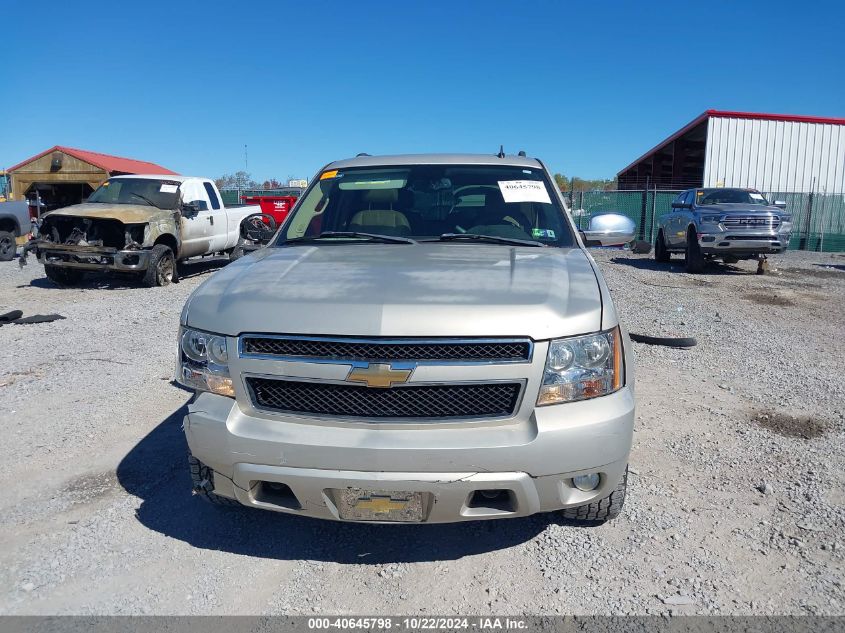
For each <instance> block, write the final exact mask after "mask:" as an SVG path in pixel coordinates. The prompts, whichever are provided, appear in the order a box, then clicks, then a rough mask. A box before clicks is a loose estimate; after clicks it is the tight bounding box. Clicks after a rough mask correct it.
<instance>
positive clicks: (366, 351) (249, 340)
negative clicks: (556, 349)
mask: <svg viewBox="0 0 845 633" xmlns="http://www.w3.org/2000/svg"><path fill="white" fill-rule="evenodd" d="M243 350H244V352H246V353H247V354H265V355H268V356H287V357H293V358H297V357H299V358H325V359H331V360H361V361H391V360H409V361H520V360H529V358H530V355H531V346H530V344H529V343H528V342H527V341H493V342H491V341H484V342H472V341H459V342H448V341H446V342H440V343H438V342H431V341H420V342H415V341H408V342H400V343H396V342H390V343H387V342H385V343H379V342H377V341H376V342H370V341H368V342H362V341H331V340H303V339H296V338H271V337H262V336H247V337H244V339H243Z"/></svg>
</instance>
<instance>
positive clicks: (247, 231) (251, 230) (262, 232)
mask: <svg viewBox="0 0 845 633" xmlns="http://www.w3.org/2000/svg"><path fill="white" fill-rule="evenodd" d="M275 232H276V220H275V219H274V218H273V216H272V215H268V214H266V213H253V214H252V215H248V216H247V217H245V218H244V219H243V221H242V222H241V236H242V237H244V238H246V239H248V240H252V241H260V240H267V239H270V238H271V237H273V234H274V233H275Z"/></svg>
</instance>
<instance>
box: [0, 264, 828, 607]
mask: <svg viewBox="0 0 845 633" xmlns="http://www.w3.org/2000/svg"><path fill="white" fill-rule="evenodd" d="M595 256H596V259H597V260H598V261H599V263H600V264H601V266H602V268H603V270H604V272H605V275H606V278H607V280H608V284H609V285H610V287H611V290H612V291H613V293H614V296H615V299H616V302H617V306H618V308H619V310H620V312H621V314H622V318H623V321H624V323H625V324H626V326H627V327H628V328H629V329H630V330H631V331H634V332H640V333H644V334H658V335H659V334H678V335H684V336H695V337H697V338H698V341H699V345H698V346H697V347H695V348H692V349H690V350H677V349H667V348H662V347H649V346H645V345H640V344H636V345H635V347H636V352H637V355H638V368H637V400H638V407H639V408H638V423H637V429H636V434H635V440H634V441H635V444H634V450H633V455H632V458H631V473H632V474H631V477H630V479H629V493H630V496H629V498H628V502H627V504H626V507H625V511H624V513H623V516H622V517H621V518H620V519H618V520H616V521H614V522H611V523H609V524H606V525H604V526H601V527H598V528H592V529H585V528H578V527H573V526H569V525H565V524H563V523H561V522H559V521H558V520H557V519H556V517H555V516H536V517H531V518H528V519H520V520H510V521H499V522H480V523H472V524H460V525H450V526H366V525H348V524H338V523H324V522H317V521H313V520H308V519H301V518H296V517H290V516H286V515H279V514H274V513H265V512H259V511H254V510H247V509H222V510H221V509H218V508H216V507H212V506H208V505H206V504H204V503H202V502H201V501H200V500H198V499H196V498H193V497H192V496H191V494H190V485H189V478H188V471H187V467H186V463H185V453H186V445H185V441H184V438H183V436H182V433H181V429H180V425H181V419H182V416H183V414H184V409H185V403H186V401H187V399H188V394H187V393H186V392H184V391H182V390H180V389H178V388H176V387H174V386H172V385H171V383H170V379H171V375H172V369H173V361H174V350H175V337H176V330H177V327H178V318H179V312H180V310H181V308H182V305H183V303H184V301H185V299H186V297H187V296H188V294H189V293H190V292H191V290H192V289H193V288H195V287H196V286H197V285H198V284H199V283H201V282H202V281H203V280H204V279H206V278H208V276H209V275H212V274H214V271H215V270H216V268H217V266H218V264H215V263H214V262H205V263H200V264H196V265H193V266H191V267H190V268H189V269H188V270H189V276H188V277H186V278H185V279H184V280H183V281H182V282H181V283H180V284H178V285H176V286H171V287H168V288H162V289H153V290H148V289H145V288H140V287H137V286H134V285H132V284H126V283H122V282H119V281H117V282H116V281H110V280H107V279H105V278H95V279H92V280H90V281H89V282H88V283H87V284H86V285H85V286H84V287H82V288H79V289H60V288H57V287H55V286H54V285H53V284H52V283H50V282H48V281H47V280H46V279H45V278H44V276H43V269H42V268H41V267H40V266H38V265H37V264H30V266H28V267H27V268H25V269H24V270H23V271H19V270H18V267H17V264H16V263H15V262H8V263H3V264H1V265H0V307H2V308H4V310H3V311H5V310H6V309H12V308H17V309H21V310H23V311H24V313H25V314H33V313H49V312H58V313H60V314H62V315H64V316H65V317H67V318H66V320H63V321H57V322H54V323H48V324H41V325H28V326H22V325H7V326H4V327H0V347H2V349H4V350H5V351H4V354H3V358H4V360H3V365H2V368H0V394H2V398H3V412H2V414H0V430H2V441H0V462H2V464H3V470H2V474H0V587H1V588H0V592H2V593H0V614H48V613H84V614H88V613H101V614H127V613H161V614H177V613H179V614H181V613H190V614H195V613H198V614H203V613H220V614H246V613H267V614H280V613H341V614H362V613H384V614H397V613H422V614H425V613H429V614H431V613H439V614H450V613H472V614H486V613H491V612H494V613H500V614H505V613H507V614H531V613H544V614H554V613H577V614H587V613H614V614H628V613H635V614H645V613H667V612H669V611H672V612H675V613H718V614H761V613H789V614H804V613H817V614H843V613H845V589H843V585H842V583H843V581H845V564H843V556H844V555H845V451H843V448H845V446H843V438H845V379H843V375H842V359H843V358H844V357H845V342H843V334H845V257H842V256H841V255H820V254H816V255H805V254H798V253H789V254H787V255H785V256H780V257H775V258H772V260H771V261H772V268H773V269H774V270H773V271H772V273H771V274H770V275H768V276H764V277H758V276H755V275H754V274H753V271H754V265H753V264H752V263H741V264H738V265H736V266H732V267H725V266H717V267H715V268H714V269H713V270H712V271H710V272H709V273H708V274H704V275H699V276H689V275H686V274H684V273H682V272H680V262H676V263H675V266H674V268H673V269H672V270H670V268H669V266H665V265H660V266H658V265H655V264H654V262H653V260H650V259H648V258H647V257H645V256H637V255H631V254H629V253H627V252H621V251H598V252H596V254H595Z"/></svg>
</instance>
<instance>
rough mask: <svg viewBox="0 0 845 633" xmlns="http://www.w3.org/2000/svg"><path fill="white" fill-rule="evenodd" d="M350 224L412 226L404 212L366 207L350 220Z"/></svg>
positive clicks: (406, 227) (404, 227)
mask: <svg viewBox="0 0 845 633" xmlns="http://www.w3.org/2000/svg"><path fill="white" fill-rule="evenodd" d="M349 226H350V227H352V226H385V227H390V228H403V229H409V230H410V228H411V224H410V223H409V222H408V218H406V217H405V214H404V213H400V212H399V211H394V210H392V209H365V210H363V211H359V212H358V213H356V214H355V215H353V216H352V219H351V220H349Z"/></svg>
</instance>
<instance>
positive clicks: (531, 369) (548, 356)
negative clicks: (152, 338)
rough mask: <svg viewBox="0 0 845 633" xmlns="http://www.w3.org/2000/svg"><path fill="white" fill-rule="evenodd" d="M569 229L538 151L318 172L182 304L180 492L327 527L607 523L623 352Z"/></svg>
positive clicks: (626, 411)
mask: <svg viewBox="0 0 845 633" xmlns="http://www.w3.org/2000/svg"><path fill="white" fill-rule="evenodd" d="M614 238H615V239H617V240H619V235H617V234H615V235H614ZM628 239H633V236H630V238H628ZM584 241H585V239H584V236H582V235H580V234H579V233H578V231H577V230H576V229H575V227H574V225H573V224H572V221H571V220H570V218H569V217H568V215H567V213H566V212H565V210H564V205H563V201H562V199H561V195H560V192H559V191H558V189H557V187H555V186H554V181H553V179H552V178H551V177H550V174H549V172H548V170H547V169H546V167H545V166H544V165H543V163H542V162H541V161H539V160H537V159H533V158H528V157H524V156H505V155H504V154H503V153H501V154H499V155H490V156H486V155H461V154H458V155H451V154H450V155H405V156H385V157H373V156H367V155H363V156H359V157H357V158H353V159H350V160H342V161H338V162H334V163H330V164H329V165H327V166H326V167H325V168H323V169H322V170H320V172H319V173H318V174H317V176H316V177H315V178H314V180H313V181H312V183H311V185H310V186H309V187H308V189H307V190H306V191H305V193H304V194H303V196H302V197H301V198H300V200H299V201H298V203H297V205H296V206H295V207H294V209H293V210H292V212H291V213H290V214H289V216H288V217H287V218H286V220H285V222H284V223H283V224H282V226H281V227H280V228H279V230H278V232H277V233H276V236H275V237H274V238H273V240H272V241H271V242H270V244H269V245H268V246H267V247H265V248H262V249H260V250H258V251H256V252H254V253H251V254H250V255H248V256H245V257H243V258H241V259H239V260H238V261H236V262H234V263H233V264H230V265H229V266H227V267H226V268H224V269H222V270H221V271H219V272H217V273H216V274H215V275H214V276H213V277H211V278H210V279H208V280H207V281H205V282H204V283H203V284H202V285H201V286H199V287H198V288H197V289H196V290H195V291H194V292H193V294H192V295H191V296H190V297H189V299H188V301H187V303H186V304H185V307H184V309H183V311H182V315H181V323H180V331H179V343H178V356H177V367H176V372H177V380H178V381H179V382H180V383H181V384H182V385H183V386H185V387H187V388H188V389H191V390H193V391H194V397H193V398H192V400H191V402H190V403H189V405H188V412H187V415H186V416H185V419H184V431H185V435H186V438H187V443H188V447H189V450H190V454H189V465H190V470H191V475H192V478H193V490H194V492H195V493H196V494H197V495H199V496H201V497H202V498H204V499H206V500H208V501H211V502H214V503H217V504H234V505H245V506H250V507H254V508H263V509H266V510H273V511H278V512H287V513H292V514H298V515H303V516H309V517H318V518H323V519H333V520H341V521H364V522H385V523H389V522H403V523H424V522H428V523H442V522H454V521H467V520H479V519H497V518H507V517H520V516H526V515H530V514H534V513H538V512H551V511H561V512H562V513H563V515H564V516H565V517H567V518H569V519H572V520H576V521H581V522H587V523H590V522H593V523H597V522H603V521H606V520H608V519H612V518H614V517H615V516H617V515H618V513H619V512H620V510H621V508H622V504H623V502H624V499H625V490H626V480H627V469H628V458H629V453H630V449H631V439H632V433H633V425H634V411H635V407H634V364H633V357H632V353H631V345H630V342H629V338H628V336H627V334H626V332H625V330H624V328H622V326H621V325H620V323H619V318H618V316H617V313H616V310H615V308H614V305H613V301H612V299H611V296H610V293H609V291H608V287H607V285H606V284H605V282H604V280H603V278H602V275H601V272H600V271H599V269H598V267H597V265H596V263H595V261H594V260H593V258H592V257H591V256H590V254H589V253H588V252H587V250H585V248H584ZM622 241H624V240H622Z"/></svg>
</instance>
